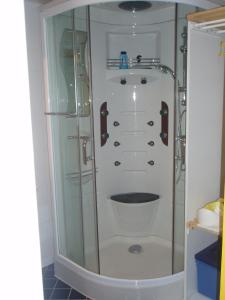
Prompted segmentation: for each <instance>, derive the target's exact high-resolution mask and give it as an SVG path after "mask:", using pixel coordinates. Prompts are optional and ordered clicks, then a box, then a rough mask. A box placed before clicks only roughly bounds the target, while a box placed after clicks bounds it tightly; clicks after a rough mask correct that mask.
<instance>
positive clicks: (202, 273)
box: [195, 241, 221, 300]
mask: <svg viewBox="0 0 225 300" xmlns="http://www.w3.org/2000/svg"><path fill="white" fill-rule="evenodd" d="M195 259H196V264H197V280H198V292H199V293H200V294H203V295H205V296H207V297H209V298H210V299H213V300H219V283H220V261H221V241H217V242H216V243H214V244H212V245H210V246H209V247H207V248H205V249H204V250H202V251H200V252H199V253H197V254H196V255H195Z"/></svg>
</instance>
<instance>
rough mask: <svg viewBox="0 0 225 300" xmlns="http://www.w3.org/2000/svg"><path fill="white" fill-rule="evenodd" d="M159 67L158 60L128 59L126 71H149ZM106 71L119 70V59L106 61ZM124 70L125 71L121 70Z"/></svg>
mask: <svg viewBox="0 0 225 300" xmlns="http://www.w3.org/2000/svg"><path fill="white" fill-rule="evenodd" d="M158 65H160V59H159V58H138V57H136V58H129V59H128V69H139V70H140V69H151V68H155V67H156V66H158ZM107 69H108V70H121V69H120V59H118V58H109V59H107ZM122 70H126V69H122Z"/></svg>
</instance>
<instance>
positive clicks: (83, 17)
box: [74, 7, 98, 272]
mask: <svg viewBox="0 0 225 300" xmlns="http://www.w3.org/2000/svg"><path fill="white" fill-rule="evenodd" d="M74 15H75V17H74V24H75V25H74V30H75V35H74V36H75V43H74V44H75V64H76V67H75V69H76V76H75V77H76V96H77V102H78V113H79V116H80V118H79V129H80V138H81V143H80V147H81V148H80V152H81V165H80V166H81V174H82V176H81V184H82V188H81V189H82V197H83V217H84V220H85V222H84V225H83V226H84V227H83V230H84V253H85V267H86V268H87V269H89V270H95V271H96V272H97V270H98V244H97V243H98V238H97V220H96V215H97V213H96V208H97V204H96V197H95V172H94V170H95V166H94V161H93V157H94V149H93V124H92V113H91V111H90V108H91V105H90V103H91V95H90V91H91V77H90V73H91V72H90V60H89V55H88V53H89V52H90V51H89V23H88V22H89V12H88V8H87V7H81V8H76V9H75V10H74ZM93 225H94V226H93Z"/></svg>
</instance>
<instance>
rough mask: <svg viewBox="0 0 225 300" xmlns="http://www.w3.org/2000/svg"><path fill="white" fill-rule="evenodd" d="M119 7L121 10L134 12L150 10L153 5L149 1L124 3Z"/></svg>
mask: <svg viewBox="0 0 225 300" xmlns="http://www.w3.org/2000/svg"><path fill="white" fill-rule="evenodd" d="M118 6H119V8H120V9H123V10H127V11H132V12H134V11H141V10H145V9H148V8H150V7H151V6H152V4H151V2H149V1H123V2H121V3H120V4H119V5H118Z"/></svg>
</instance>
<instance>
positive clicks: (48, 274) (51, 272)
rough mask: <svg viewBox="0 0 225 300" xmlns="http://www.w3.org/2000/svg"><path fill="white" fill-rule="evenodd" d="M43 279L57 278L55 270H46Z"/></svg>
mask: <svg viewBox="0 0 225 300" xmlns="http://www.w3.org/2000/svg"><path fill="white" fill-rule="evenodd" d="M43 278H55V272H54V270H46V271H45V273H44V274H43Z"/></svg>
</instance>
